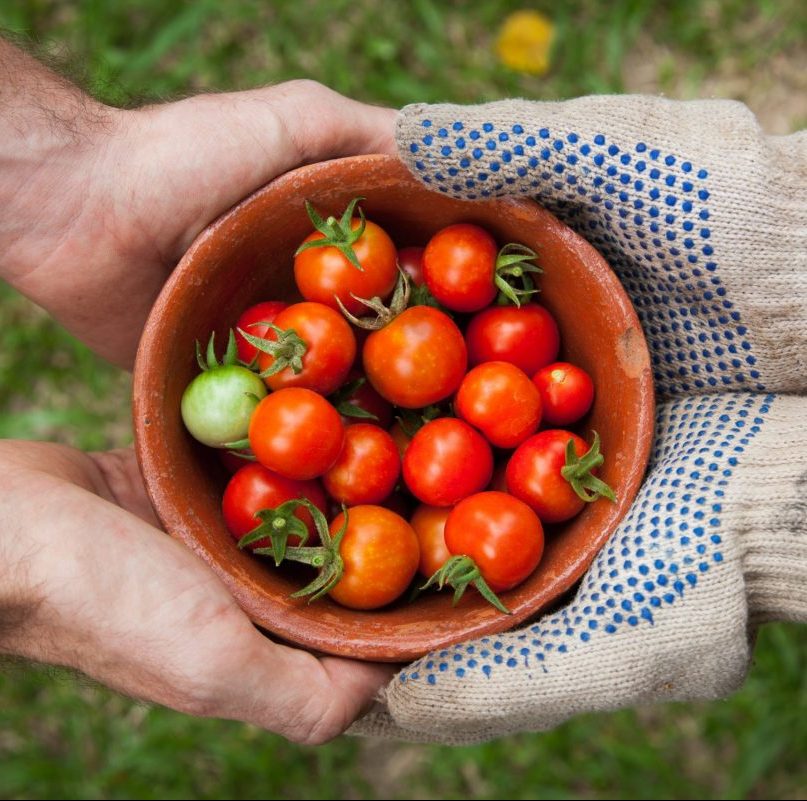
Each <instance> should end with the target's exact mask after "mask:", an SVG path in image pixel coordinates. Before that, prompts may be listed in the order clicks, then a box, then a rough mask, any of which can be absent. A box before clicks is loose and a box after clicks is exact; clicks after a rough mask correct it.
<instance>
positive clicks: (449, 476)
mask: <svg viewBox="0 0 807 801" xmlns="http://www.w3.org/2000/svg"><path fill="white" fill-rule="evenodd" d="M492 474H493V454H492V452H491V450H490V445H488V443H487V442H486V441H485V438H484V437H483V436H482V435H481V434H480V433H479V432H478V431H475V430H474V429H473V428H471V426H469V425H468V424H467V423H465V422H463V421H462V420H457V419H456V418H453V417H440V418H438V419H437V420H432V421H431V422H429V423H426V425H424V426H423V428H421V429H420V431H418V432H417V434H415V436H414V437H413V438H412V442H410V443H409V447H408V448H407V449H406V453H405V454H404V457H403V476H404V481H405V482H406V486H407V487H409V490H410V492H411V493H412V494H413V495H414V496H415V497H416V498H418V499H419V500H421V501H423V503H427V504H429V505H430V506H451V505H452V504H455V503H457V502H458V501H460V500H462V498H465V497H466V496H468V495H471V494H472V493H474V492H478V491H479V490H481V489H482V488H484V487H486V486H487V485H488V482H489V481H490V478H491V475H492Z"/></svg>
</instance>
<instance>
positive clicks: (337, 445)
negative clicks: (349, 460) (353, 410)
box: [249, 387, 345, 480]
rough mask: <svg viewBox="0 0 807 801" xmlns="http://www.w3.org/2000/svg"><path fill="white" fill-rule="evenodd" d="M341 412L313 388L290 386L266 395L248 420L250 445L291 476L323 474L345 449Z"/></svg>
mask: <svg viewBox="0 0 807 801" xmlns="http://www.w3.org/2000/svg"><path fill="white" fill-rule="evenodd" d="M344 436H345V428H344V426H343V425H342V420H341V418H340V417H339V412H337V411H336V409H334V408H333V406H331V404H330V403H328V401H326V400H325V398H323V397H322V395H319V394H317V393H316V392H312V391H311V390H310V389H302V388H300V387H289V388H288V389H280V390H278V391H277V392H272V393H271V394H269V395H267V396H266V397H265V398H264V399H263V400H262V401H261V402H260V403H259V404H258V405H257V407H256V408H255V411H254V412H253V413H252V419H251V420H250V422H249V445H250V448H251V449H252V452H253V453H254V454H255V456H256V458H257V459H258V461H259V462H260V463H261V464H262V465H263V466H264V467H268V468H269V469H270V470H274V471H275V472H277V473H280V474H281V475H282V476H286V477H288V478H296V479H300V480H305V479H309V478H316V477H317V476H321V475H322V474H323V473H324V472H325V471H326V470H328V469H329V468H330V467H331V465H332V464H333V463H334V462H335V461H336V459H337V457H338V456H339V452H340V451H341V450H342V442H343V440H344Z"/></svg>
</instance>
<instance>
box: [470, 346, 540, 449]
mask: <svg viewBox="0 0 807 801" xmlns="http://www.w3.org/2000/svg"><path fill="white" fill-rule="evenodd" d="M454 408H455V409H456V411H457V415H458V416H459V417H461V418H462V419H463V420H465V421H466V422H467V423H470V424H471V425H472V426H474V427H475V428H478V429H479V430H480V431H481V432H482V433H483V434H484V435H485V437H486V438H487V440H488V442H490V444H491V445H495V446H496V447H497V448H515V447H516V446H517V445H519V444H520V443H522V442H523V441H524V440H525V439H527V437H529V436H530V434H533V433H535V430H536V429H537V428H538V423H539V422H540V421H541V395H540V393H539V392H538V389H537V387H536V386H535V384H533V383H532V381H530V379H529V377H528V376H527V374H526V373H525V372H524V371H523V370H520V369H519V368H518V367H516V366H515V365H513V364H509V363H508V362H485V363H484V364H480V365H479V366H478V367H474V368H473V370H471V371H470V372H469V373H468V374H467V375H466V376H465V378H463V379H462V384H460V388H459V390H458V392H457V397H456V400H455V401H454Z"/></svg>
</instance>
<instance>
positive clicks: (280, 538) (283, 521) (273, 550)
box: [238, 500, 308, 567]
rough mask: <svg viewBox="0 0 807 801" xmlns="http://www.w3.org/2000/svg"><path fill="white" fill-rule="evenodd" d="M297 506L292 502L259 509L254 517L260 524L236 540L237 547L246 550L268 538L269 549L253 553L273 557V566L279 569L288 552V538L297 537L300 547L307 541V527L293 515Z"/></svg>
mask: <svg viewBox="0 0 807 801" xmlns="http://www.w3.org/2000/svg"><path fill="white" fill-rule="evenodd" d="M298 506H299V503H298V502H297V501H296V500H292V501H286V502H285V503H281V504H280V506H277V507H275V508H274V509H261V510H260V511H259V512H256V513H255V517H257V518H258V519H259V520H260V521H261V522H260V524H259V525H257V526H256V527H255V528H254V529H252V531H250V532H249V533H248V534H245V535H244V536H243V537H241V539H240V540H238V547H239V548H246V547H247V546H248V545H251V544H252V543H253V542H258V540H262V539H264V538H266V537H268V538H269V541H270V542H271V547H269V548H256V549H255V551H254V552H255V553H260V554H262V555H264V556H272V557H274V560H275V565H276V566H278V567H279V566H280V564H281V562H282V561H283V559H284V558H285V557H286V555H287V551H288V550H290V548H289V547H288V542H289V537H292V536H296V537H299V538H300V546H302V545H304V544H305V542H306V540H307V539H308V526H306V524H305V523H303V521H302V520H300V518H299V517H297V516H296V514H295V512H296V511H297V508H298ZM300 546H296V547H298V548H299V547H300Z"/></svg>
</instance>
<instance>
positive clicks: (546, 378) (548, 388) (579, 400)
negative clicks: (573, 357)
mask: <svg viewBox="0 0 807 801" xmlns="http://www.w3.org/2000/svg"><path fill="white" fill-rule="evenodd" d="M532 380H533V383H534V384H535V386H536V387H538V391H539V392H540V393H541V401H542V403H543V409H544V423H548V424H549V425H552V426H568V425H571V424H572V423H576V422H577V421H578V420H579V419H580V418H581V417H583V416H584V415H585V414H586V412H588V410H589V409H590V408H591V404H592V403H593V402H594V382H593V381H592V380H591V377H590V376H589V374H588V373H587V372H586V371H585V370H584V369H583V368H582V367H578V366H577V365H575V364H569V362H554V363H553V364H548V365H547V366H546V367H542V368H541V369H540V370H539V371H538V372H537V373H536V374H535V375H534V376H533V378H532Z"/></svg>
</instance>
